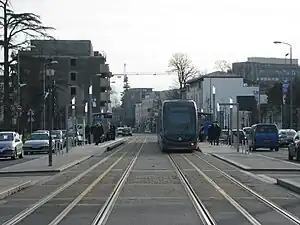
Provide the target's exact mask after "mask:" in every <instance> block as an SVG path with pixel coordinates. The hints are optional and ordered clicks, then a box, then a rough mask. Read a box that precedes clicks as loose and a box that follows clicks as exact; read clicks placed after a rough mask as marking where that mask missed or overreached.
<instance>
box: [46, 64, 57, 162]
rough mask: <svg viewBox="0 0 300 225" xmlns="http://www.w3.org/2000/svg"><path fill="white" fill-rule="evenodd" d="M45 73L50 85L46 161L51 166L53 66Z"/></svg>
mask: <svg viewBox="0 0 300 225" xmlns="http://www.w3.org/2000/svg"><path fill="white" fill-rule="evenodd" d="M55 64H58V62H57V61H51V65H55ZM46 75H47V76H49V78H50V79H49V81H50V82H49V83H50V87H49V92H48V93H49V95H50V96H49V120H48V123H49V124H48V127H49V152H48V163H49V166H52V129H53V108H54V107H53V103H54V101H53V97H54V95H53V89H54V86H55V80H54V79H53V78H54V75H55V70H54V69H53V68H50V69H47V71H46ZM44 105H45V99H44Z"/></svg>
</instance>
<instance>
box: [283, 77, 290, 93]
mask: <svg viewBox="0 0 300 225" xmlns="http://www.w3.org/2000/svg"><path fill="white" fill-rule="evenodd" d="M288 90H289V81H288V80H287V79H285V80H284V81H283V83H282V92H283V93H285V94H286V93H287V92H288Z"/></svg>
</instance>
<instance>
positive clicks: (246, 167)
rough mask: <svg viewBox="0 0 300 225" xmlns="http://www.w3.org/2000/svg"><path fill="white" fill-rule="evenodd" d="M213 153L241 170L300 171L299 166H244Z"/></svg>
mask: <svg viewBox="0 0 300 225" xmlns="http://www.w3.org/2000/svg"><path fill="white" fill-rule="evenodd" d="M211 155H212V156H213V157H215V158H217V159H220V160H222V161H224V162H227V163H229V164H230V165H232V166H235V167H237V168H239V169H241V170H245V171H252V172H295V171H300V167H299V168H252V167H248V166H244V165H242V164H240V163H237V162H235V161H233V160H230V159H226V158H225V157H222V156H220V155H218V154H215V153H212V154H211Z"/></svg>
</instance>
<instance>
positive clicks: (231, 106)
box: [229, 98, 233, 141]
mask: <svg viewBox="0 0 300 225" xmlns="http://www.w3.org/2000/svg"><path fill="white" fill-rule="evenodd" d="M229 104H230V105H229V119H230V130H231V141H232V139H233V133H232V129H233V99H232V98H229Z"/></svg>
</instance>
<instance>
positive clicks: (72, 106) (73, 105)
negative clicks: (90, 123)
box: [71, 97, 76, 146]
mask: <svg viewBox="0 0 300 225" xmlns="http://www.w3.org/2000/svg"><path fill="white" fill-rule="evenodd" d="M71 104H72V105H71V108H72V127H73V134H74V136H73V146H75V138H76V122H75V120H76V118H75V117H76V115H75V114H76V98H75V97H73V98H72V100H71Z"/></svg>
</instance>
